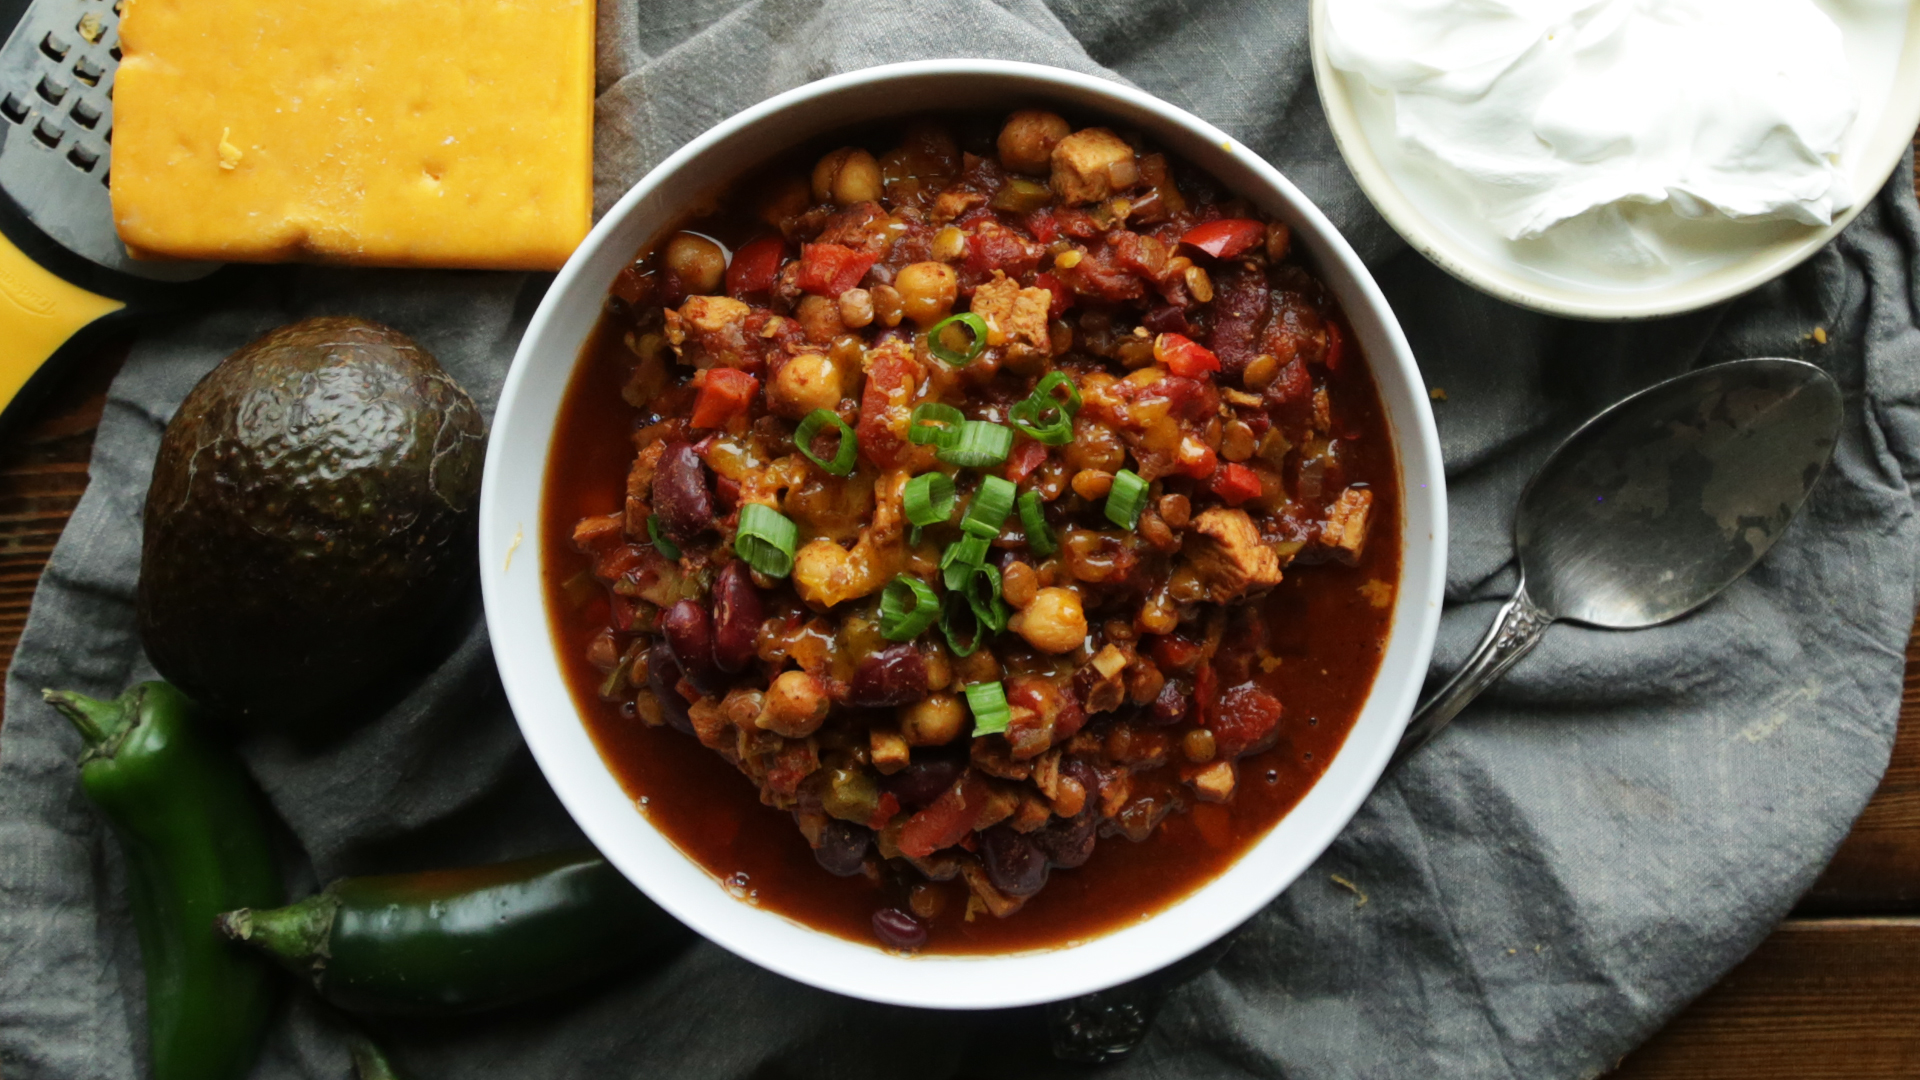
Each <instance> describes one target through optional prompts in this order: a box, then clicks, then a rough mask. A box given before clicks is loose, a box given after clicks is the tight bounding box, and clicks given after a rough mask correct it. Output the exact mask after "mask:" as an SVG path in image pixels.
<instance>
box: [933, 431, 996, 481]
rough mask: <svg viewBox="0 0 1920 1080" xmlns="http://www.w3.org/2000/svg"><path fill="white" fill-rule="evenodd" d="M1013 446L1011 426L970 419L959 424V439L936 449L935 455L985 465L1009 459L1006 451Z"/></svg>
mask: <svg viewBox="0 0 1920 1080" xmlns="http://www.w3.org/2000/svg"><path fill="white" fill-rule="evenodd" d="M1012 449H1013V429H1012V428H1010V427H1002V426H1000V425H999V424H995V423H991V422H989V421H986V420H968V421H967V422H966V423H964V424H961V425H960V438H959V441H957V442H955V443H954V444H953V445H952V446H943V447H941V448H940V449H938V450H936V451H934V455H933V456H935V457H937V458H939V459H940V460H941V461H944V462H946V463H947V464H949V465H959V466H961V467H962V468H968V469H984V468H987V467H989V466H993V465H998V464H1000V463H1001V462H1003V461H1005V460H1007V452H1008V451H1010V450H1012Z"/></svg>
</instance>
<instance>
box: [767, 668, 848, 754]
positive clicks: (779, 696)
mask: <svg viewBox="0 0 1920 1080" xmlns="http://www.w3.org/2000/svg"><path fill="white" fill-rule="evenodd" d="M830 707H831V703H830V702H829V701H828V700H827V692H826V690H825V689H824V688H823V687H822V686H821V685H820V680H818V679H816V678H814V677H813V676H811V675H809V674H807V673H806V672H804V671H783V672H781V673H780V677H779V678H777V679H775V680H773V685H772V686H771V687H769V688H768V689H767V696H766V704H765V707H764V708H763V709H762V710H761V712H760V715H759V717H758V718H757V719H755V721H754V724H755V725H756V726H758V727H760V728H762V729H764V730H766V731H771V732H773V733H774V734H776V735H785V736H786V737H787V738H789V739H804V738H806V737H807V736H809V735H811V734H813V733H814V732H815V731H818V730H820V725H821V724H822V723H823V722H825V721H826V719H827V710H828V708H830Z"/></svg>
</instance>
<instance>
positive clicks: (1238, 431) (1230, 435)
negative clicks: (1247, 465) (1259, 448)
mask: <svg viewBox="0 0 1920 1080" xmlns="http://www.w3.org/2000/svg"><path fill="white" fill-rule="evenodd" d="M1254 446H1255V442H1254V438H1253V428H1251V427H1249V426H1247V423H1246V421H1244V420H1230V421H1228V422H1227V427H1226V430H1225V431H1224V432H1222V433H1221V435H1220V456H1221V457H1223V458H1226V459H1227V460H1228V461H1245V460H1247V459H1248V458H1250V457H1252V456H1253V448H1254Z"/></svg>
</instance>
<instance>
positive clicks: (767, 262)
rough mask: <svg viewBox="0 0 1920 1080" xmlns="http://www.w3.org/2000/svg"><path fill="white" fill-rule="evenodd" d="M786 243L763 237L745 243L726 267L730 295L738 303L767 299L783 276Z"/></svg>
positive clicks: (777, 238) (773, 237)
mask: <svg viewBox="0 0 1920 1080" xmlns="http://www.w3.org/2000/svg"><path fill="white" fill-rule="evenodd" d="M786 254H787V243H786V241H784V240H782V239H780V238H779V237H777V236H763V237H761V238H760V239H758V240H755V241H753V242H752V243H748V244H744V245H742V246H741V247H740V249H739V250H738V251H735V252H734V253H733V261H732V262H730V263H728V264H727V295H728V296H731V297H733V298H734V299H735V300H745V299H747V298H749V297H755V298H758V297H764V296H766V295H767V293H768V292H769V291H770V290H772V288H773V281H774V278H776V277H778V276H779V275H780V262H781V260H782V259H784V258H785V257H786Z"/></svg>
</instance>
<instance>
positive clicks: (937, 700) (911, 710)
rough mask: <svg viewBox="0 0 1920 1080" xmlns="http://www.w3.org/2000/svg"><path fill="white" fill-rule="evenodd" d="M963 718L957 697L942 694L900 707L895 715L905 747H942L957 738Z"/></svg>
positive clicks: (964, 718)
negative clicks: (905, 741)
mask: <svg viewBox="0 0 1920 1080" xmlns="http://www.w3.org/2000/svg"><path fill="white" fill-rule="evenodd" d="M966 714H967V710H966V708H965V707H964V706H962V705H961V704H960V699H959V697H957V696H956V695H953V694H949V693H945V692H944V691H943V692H941V693H938V694H930V695H928V696H927V697H925V698H922V699H921V700H919V701H916V702H914V703H913V704H911V705H902V706H900V708H899V711H898V712H897V713H896V714H895V715H897V716H898V717H899V719H900V734H901V736H902V737H904V738H905V739H906V740H907V745H908V746H945V745H946V744H948V743H950V742H952V741H953V740H955V739H957V738H959V737H960V729H961V727H962V726H963V725H965V723H966V719H967V715H966Z"/></svg>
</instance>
